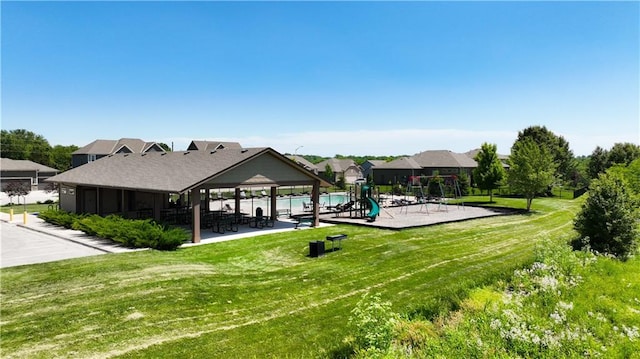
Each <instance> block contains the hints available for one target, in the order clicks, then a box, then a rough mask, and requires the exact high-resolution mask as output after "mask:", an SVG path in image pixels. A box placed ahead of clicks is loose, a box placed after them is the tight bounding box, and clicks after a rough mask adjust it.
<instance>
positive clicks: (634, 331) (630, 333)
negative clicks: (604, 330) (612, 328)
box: [622, 324, 640, 341]
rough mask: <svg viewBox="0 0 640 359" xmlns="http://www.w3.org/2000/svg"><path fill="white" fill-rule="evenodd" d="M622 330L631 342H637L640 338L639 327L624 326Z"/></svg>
mask: <svg viewBox="0 0 640 359" xmlns="http://www.w3.org/2000/svg"><path fill="white" fill-rule="evenodd" d="M622 330H623V331H624V334H626V335H627V337H628V338H629V340H632V341H633V340H635V339H637V338H638V337H640V334H638V327H636V326H633V327H631V328H629V327H627V326H626V325H624V324H622Z"/></svg>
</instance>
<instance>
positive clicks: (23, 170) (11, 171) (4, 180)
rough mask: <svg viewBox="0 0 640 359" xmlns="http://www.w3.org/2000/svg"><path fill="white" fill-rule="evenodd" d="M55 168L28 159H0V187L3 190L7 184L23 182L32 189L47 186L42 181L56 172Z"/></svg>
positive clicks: (42, 188) (41, 188)
mask: <svg viewBox="0 0 640 359" xmlns="http://www.w3.org/2000/svg"><path fill="white" fill-rule="evenodd" d="M58 172H60V171H58V170H57V169H55V168H51V167H47V166H45V165H41V164H39V163H35V162H32V161H28V160H13V159H10V158H1V159H0V188H1V189H2V191H3V192H4V190H5V187H6V186H7V184H9V183H12V182H19V183H24V184H25V185H26V186H29V188H30V189H31V190H32V191H35V190H44V189H46V188H47V185H46V183H44V182H43V181H44V180H46V179H48V178H50V177H53V176H55V175H56V174H58Z"/></svg>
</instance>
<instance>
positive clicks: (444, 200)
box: [401, 175, 464, 214]
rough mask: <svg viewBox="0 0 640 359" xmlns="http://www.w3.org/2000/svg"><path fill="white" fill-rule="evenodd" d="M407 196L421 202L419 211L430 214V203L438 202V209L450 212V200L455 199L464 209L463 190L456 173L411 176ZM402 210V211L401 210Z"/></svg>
mask: <svg viewBox="0 0 640 359" xmlns="http://www.w3.org/2000/svg"><path fill="white" fill-rule="evenodd" d="M407 196H414V197H415V199H416V201H417V202H418V203H420V209H419V210H418V211H419V212H422V211H423V210H424V211H426V212H427V214H429V208H428V207H427V205H428V204H429V203H435V204H438V208H437V209H436V210H437V211H445V212H449V207H448V204H449V200H450V199H455V200H456V204H457V205H458V206H462V207H463V209H464V202H463V201H462V191H461V190H460V183H459V181H458V176H456V175H433V176H411V177H409V182H408V184H407ZM401 212H402V211H401Z"/></svg>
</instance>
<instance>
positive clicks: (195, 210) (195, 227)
mask: <svg viewBox="0 0 640 359" xmlns="http://www.w3.org/2000/svg"><path fill="white" fill-rule="evenodd" d="M191 243H200V188H194V189H192V190H191Z"/></svg>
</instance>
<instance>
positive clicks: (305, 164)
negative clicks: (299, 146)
mask: <svg viewBox="0 0 640 359" xmlns="http://www.w3.org/2000/svg"><path fill="white" fill-rule="evenodd" d="M287 157H288V158H289V159H290V160H292V161H293V162H296V163H298V164H300V165H301V166H302V167H304V168H306V169H308V170H309V171H317V170H318V167H317V166H316V165H314V164H313V163H311V162H309V161H307V160H306V159H305V158H304V157H302V156H296V155H291V156H287Z"/></svg>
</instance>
